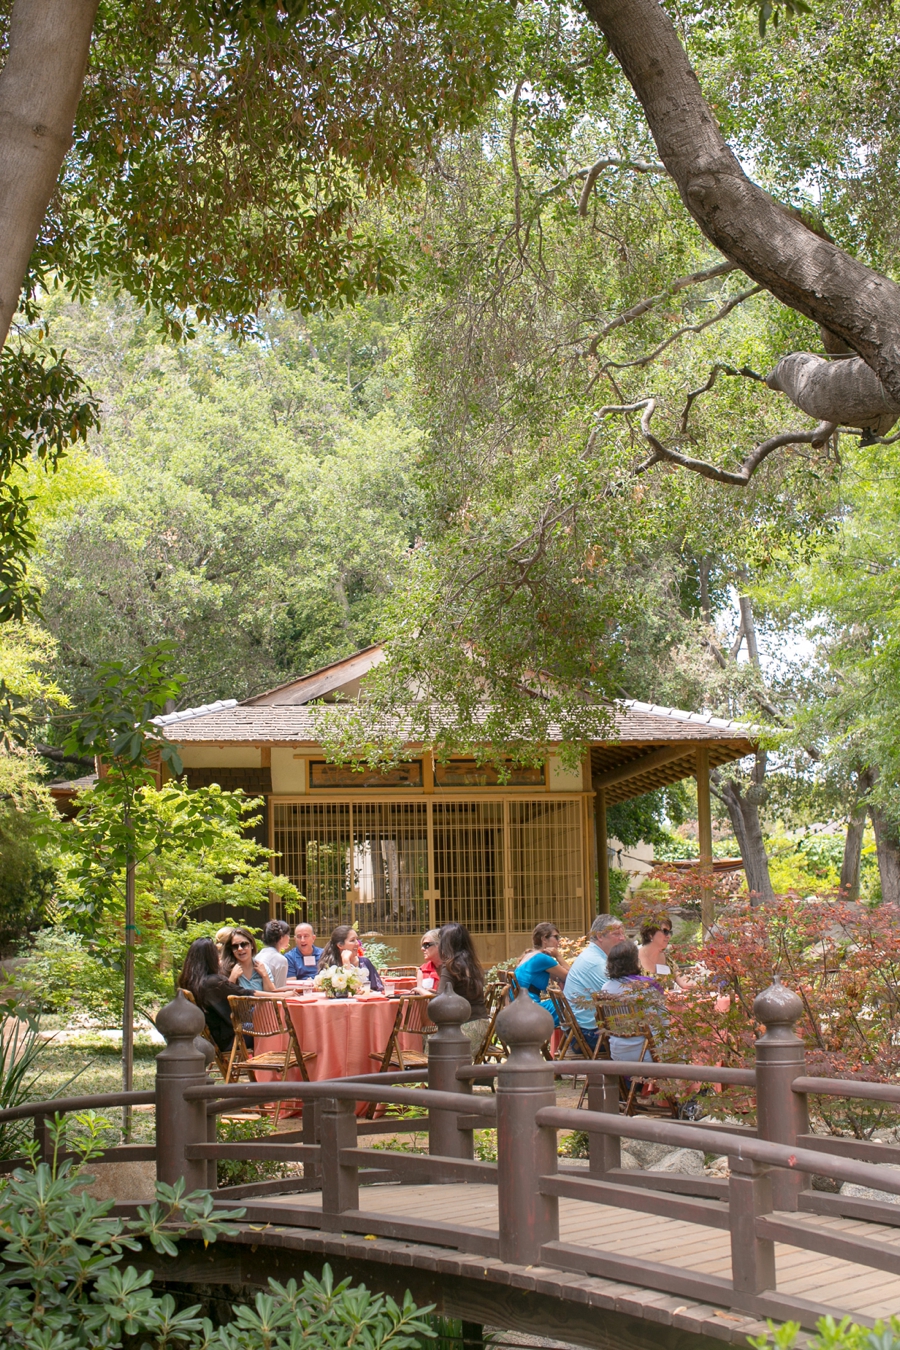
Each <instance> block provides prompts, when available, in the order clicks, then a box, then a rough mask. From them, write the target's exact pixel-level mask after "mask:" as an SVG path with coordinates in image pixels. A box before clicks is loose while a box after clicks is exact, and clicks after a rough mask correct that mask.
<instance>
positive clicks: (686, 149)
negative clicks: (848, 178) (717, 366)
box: [584, 0, 900, 399]
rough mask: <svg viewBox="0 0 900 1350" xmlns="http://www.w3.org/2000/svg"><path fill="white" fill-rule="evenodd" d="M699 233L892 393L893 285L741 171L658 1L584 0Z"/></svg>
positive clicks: (896, 324) (899, 289)
mask: <svg viewBox="0 0 900 1350" xmlns="http://www.w3.org/2000/svg"><path fill="white" fill-rule="evenodd" d="M584 7H585V10H586V12H587V14H588V16H589V17H590V18H591V19H592V20H593V21H594V23H596V24H597V26H598V28H600V30H601V31H602V32H603V34H604V36H605V37H606V39H607V41H608V43H609V46H610V49H611V51H612V53H613V55H614V56H615V57H616V59H617V60H618V61H619V63H620V65H621V67H622V69H623V71H624V73H625V76H626V78H627V79H628V81H629V83H630V84H631V86H632V88H633V89H634V92H635V94H636V95H637V97H638V99H639V100H640V102H641V104H642V106H643V109H644V112H645V114H646V117H647V122H648V124H649V126H650V130H651V132H652V134H653V138H654V140H655V141H656V146H657V149H658V150H659V155H660V158H661V160H662V162H663V164H664V165H665V166H666V169H667V171H668V172H669V173H670V174H671V176H672V178H673V180H674V182H675V185H676V186H677V188H678V191H679V193H680V194H681V198H682V200H683V202H684V204H685V206H686V207H687V209H688V211H689V212H690V213H691V215H692V216H693V217H694V219H695V220H696V222H697V224H698V225H699V227H700V229H701V230H702V231H703V233H704V234H705V235H706V237H707V239H709V240H710V241H711V242H712V243H713V244H715V246H716V248H718V249H720V250H721V252H722V253H723V254H724V255H725V257H726V258H728V259H730V260H731V261H732V262H734V263H736V264H737V265H738V267H740V268H741V269H742V270H743V271H744V272H746V274H747V276H749V277H752V279H753V280H754V281H756V282H758V283H759V284H760V285H762V286H765V287H766V288H767V289H768V290H769V291H771V293H772V294H773V295H774V296H776V298H777V299H779V300H781V301H782V302H783V303H784V304H786V305H789V306H790V307H791V308H792V309H795V310H797V311H798V312H799V313H801V314H805V315H807V316H808V317H809V318H810V319H813V320H815V322H816V323H818V324H820V325H821V326H822V327H824V328H827V329H828V330H829V331H830V332H831V333H834V334H837V335H838V336H839V337H840V338H843V339H844V341H845V342H846V343H848V344H849V346H850V347H852V348H853V350H854V351H855V352H858V354H859V355H860V356H861V357H862V358H863V360H864V361H865V362H866V364H867V365H868V366H869V367H870V368H871V369H872V370H873V371H874V372H875V373H876V375H878V377H879V378H880V379H881V380H882V381H883V382H884V384H885V386H886V388H887V389H888V390H889V391H890V393H891V394H892V395H893V396H894V397H895V398H897V399H900V286H897V285H896V284H895V283H894V282H892V281H890V280H888V278H887V277H884V276H882V275H881V274H880V273H878V272H875V271H873V270H872V269H871V268H868V267H866V266H864V264H863V263H860V262H858V261H857V260H856V259H855V258H851V257H850V256H849V255H848V254H846V253H844V252H843V250H842V249H839V248H837V247H836V246H835V245H834V244H832V243H830V242H829V241H828V240H827V239H823V238H821V237H820V236H819V235H817V234H814V233H813V231H812V230H810V229H808V228H807V226H806V225H804V224H803V222H802V220H801V219H800V217H799V216H797V215H794V214H793V213H792V212H791V211H789V210H788V209H787V208H786V207H783V206H780V205H779V204H778V203H777V202H775V201H774V200H773V199H772V198H771V197H770V196H769V195H768V193H766V192H764V191H763V189H762V188H760V187H758V186H757V185H756V184H755V183H753V182H751V180H750V179H749V178H748V177H747V175H746V174H745V173H744V171H743V169H742V168H741V166H740V164H739V163H738V160H737V158H736V156H735V155H734V154H733V153H732V151H731V149H730V148H729V146H728V145H727V144H726V142H725V139H724V137H723V136H722V133H721V131H720V130H719V127H718V125H717V123H716V120H715V118H714V117H713V114H712V110H711V109H710V107H709V104H708V103H707V102H706V100H705V98H704V97H703V94H702V92H701V90H700V84H699V82H698V80H697V77H696V75H695V74H694V71H693V69H692V68H691V65H690V62H689V60H688V57H687V53H686V52H685V50H684V48H683V47H682V45H681V42H680V41H679V39H678V35H677V33H676V32H675V29H674V27H673V25H672V22H671V20H670V19H669V16H668V15H667V14H666V12H665V10H664V9H663V8H662V6H661V5H660V4H659V3H658V0H584Z"/></svg>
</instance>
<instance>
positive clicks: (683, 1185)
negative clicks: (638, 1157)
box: [557, 1167, 728, 1200]
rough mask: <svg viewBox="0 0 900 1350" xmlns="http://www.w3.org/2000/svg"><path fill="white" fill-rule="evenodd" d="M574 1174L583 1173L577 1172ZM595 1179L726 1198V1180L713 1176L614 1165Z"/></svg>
mask: <svg viewBox="0 0 900 1350" xmlns="http://www.w3.org/2000/svg"><path fill="white" fill-rule="evenodd" d="M557 1175H558V1176H571V1175H573V1173H572V1172H569V1171H567V1170H565V1169H564V1168H560V1170H559V1172H558V1173H557ZM574 1175H579V1176H584V1175H585V1174H584V1173H583V1172H579V1173H577V1174H574ZM588 1175H589V1176H590V1173H588ZM595 1180H597V1181H614V1182H616V1183H618V1184H621V1185H623V1186H634V1187H636V1188H638V1189H640V1190H654V1191H662V1192H665V1191H671V1192H672V1194H673V1195H698V1196H700V1197H701V1198H703V1199H706V1200H727V1199H728V1182H727V1181H724V1180H723V1181H719V1180H718V1179H717V1178H715V1177H680V1176H675V1175H674V1174H672V1173H668V1172H644V1171H640V1172H639V1171H638V1170H637V1169H636V1168H631V1167H628V1168H625V1167H614V1168H610V1170H609V1171H608V1172H606V1173H605V1174H604V1175H603V1176H602V1177H596V1178H595Z"/></svg>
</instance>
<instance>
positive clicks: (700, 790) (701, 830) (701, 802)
mask: <svg viewBox="0 0 900 1350" xmlns="http://www.w3.org/2000/svg"><path fill="white" fill-rule="evenodd" d="M697 832H698V834H699V843H700V922H701V924H702V926H703V932H704V933H706V932H707V931H708V930H709V929H710V928H712V926H713V924H714V923H715V918H716V915H715V909H714V901H713V886H712V878H713V871H712V812H711V810H710V801H709V750H708V749H707V747H706V746H705V745H704V746H698V747H697Z"/></svg>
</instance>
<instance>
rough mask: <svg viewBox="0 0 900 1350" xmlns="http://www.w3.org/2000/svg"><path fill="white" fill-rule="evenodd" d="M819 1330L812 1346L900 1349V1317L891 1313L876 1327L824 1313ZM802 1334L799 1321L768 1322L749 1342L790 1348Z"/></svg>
mask: <svg viewBox="0 0 900 1350" xmlns="http://www.w3.org/2000/svg"><path fill="white" fill-rule="evenodd" d="M816 1331H817V1334H816V1335H815V1336H813V1338H812V1340H811V1341H809V1342H808V1344H809V1350H900V1318H897V1317H892V1318H891V1319H890V1322H889V1323H884V1322H881V1321H878V1322H876V1323H875V1328H874V1330H873V1329H872V1328H871V1327H861V1326H858V1325H857V1324H856V1323H854V1322H851V1320H850V1318H849V1317H844V1318H842V1319H841V1321H840V1322H835V1320H834V1318H833V1317H830V1316H829V1317H822V1318H820V1319H819V1321H818V1322H817V1323H816ZM799 1335H800V1324H799V1322H785V1324H784V1325H783V1326H780V1327H776V1326H775V1324H774V1323H773V1322H770V1323H769V1331H768V1333H767V1334H766V1335H764V1336H748V1337H747V1340H748V1342H749V1343H750V1345H752V1346H755V1347H756V1350H791V1347H792V1346H794V1345H796V1343H797V1337H798V1336H799Z"/></svg>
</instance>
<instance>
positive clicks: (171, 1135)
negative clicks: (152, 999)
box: [156, 990, 208, 1192]
mask: <svg viewBox="0 0 900 1350" xmlns="http://www.w3.org/2000/svg"><path fill="white" fill-rule="evenodd" d="M156 1025H157V1028H158V1029H159V1030H160V1031H161V1032H162V1034H163V1035H164V1036H165V1038H166V1048H165V1050H162V1051H160V1053H159V1054H158V1055H157V1056H156V1178H157V1181H164V1182H166V1183H167V1184H168V1185H170V1186H174V1184H175V1182H176V1181H178V1180H179V1178H183V1179H184V1185H185V1190H186V1191H187V1192H190V1191H199V1190H205V1189H206V1183H207V1168H206V1162H205V1160H203V1159H199V1160H195V1159H190V1160H189V1159H188V1158H187V1157H186V1156H185V1150H186V1149H187V1147H188V1145H190V1144H205V1143H206V1142H207V1125H206V1102H202V1101H201V1102H186V1101H185V1100H184V1090H185V1088H189V1087H203V1086H204V1085H205V1084H206V1083H207V1082H208V1078H207V1074H206V1056H205V1054H204V1053H203V1051H202V1050H200V1049H199V1048H198V1047H197V1046H196V1045H195V1044H194V1038H195V1037H197V1036H199V1035H200V1034H201V1032H202V1031H203V1027H204V1017H203V1012H202V1011H201V1009H200V1008H198V1007H197V1006H196V1005H195V1004H193V1003H189V1002H188V1001H187V999H186V998H185V997H184V994H182V992H181V990H179V991H178V993H177V994H176V996H175V998H174V999H173V1000H172V1002H171V1003H167V1004H166V1006H165V1007H164V1008H163V1009H162V1010H161V1011H160V1013H159V1016H158V1017H157V1019H156Z"/></svg>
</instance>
